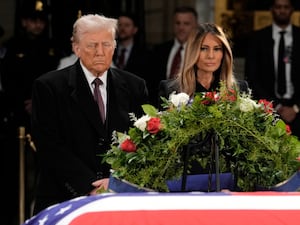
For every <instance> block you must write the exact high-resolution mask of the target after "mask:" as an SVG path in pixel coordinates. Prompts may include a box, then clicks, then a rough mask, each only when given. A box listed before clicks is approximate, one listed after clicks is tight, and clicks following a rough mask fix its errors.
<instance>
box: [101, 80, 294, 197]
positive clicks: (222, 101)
mask: <svg viewBox="0 0 300 225" xmlns="http://www.w3.org/2000/svg"><path fill="white" fill-rule="evenodd" d="M162 99H163V102H164V103H163V104H162V106H163V107H164V108H165V110H163V111H159V110H158V109H156V108H155V107H154V106H152V105H147V104H146V105H143V106H142V107H143V110H144V113H145V114H144V115H143V116H142V117H141V118H136V117H135V115H134V114H131V115H130V116H131V119H132V120H133V122H134V126H133V127H131V128H130V129H129V131H128V133H120V132H114V134H113V144H112V148H111V149H110V150H109V151H108V152H107V154H106V155H105V157H104V160H105V161H106V162H107V163H109V164H110V165H111V167H112V169H113V172H112V175H113V176H115V177H117V178H120V179H124V180H126V181H128V182H130V183H133V184H136V185H138V186H139V187H145V188H150V189H152V190H155V191H162V192H168V191H169V190H168V187H167V184H166V181H168V180H174V179H179V178H180V177H181V176H182V173H183V165H184V160H183V154H184V151H186V149H187V148H186V147H187V145H188V144H189V143H191V142H193V140H195V139H199V138H200V139H205V137H206V135H207V134H209V133H214V134H216V135H217V137H218V148H219V152H220V154H219V155H220V159H219V161H220V172H221V173H222V172H225V171H226V170H227V171H228V169H229V170H230V172H232V173H233V174H234V176H235V179H236V181H237V183H236V185H237V188H238V189H239V190H241V191H254V190H256V187H257V186H258V185H259V186H263V187H270V186H273V185H276V184H278V183H279V182H282V181H284V180H286V179H288V178H289V177H290V176H291V175H292V174H293V173H295V172H296V170H297V169H299V168H300V161H299V155H300V142H299V140H298V138H297V137H296V136H293V135H292V134H291V131H290V129H289V126H288V125H286V124H285V123H284V121H282V120H281V119H279V117H278V115H277V114H276V112H275V111H274V109H273V106H272V102H268V101H266V100H263V99H262V100H259V101H256V100H253V99H252V98H251V91H250V93H247V94H246V93H240V92H238V91H237V90H234V89H232V90H228V89H226V88H225V85H223V84H222V83H221V87H220V89H219V90H218V91H217V92H206V93H196V94H195V96H194V98H193V99H190V98H189V96H188V95H187V94H185V93H179V94H175V93H172V94H171V95H170V97H169V99H166V98H162ZM228 155H229V156H230V157H228ZM190 160H197V162H198V163H199V164H200V165H201V166H203V167H205V166H206V165H207V164H208V163H209V162H210V160H211V155H210V154H206V155H205V154H203V155H201V156H199V155H198V154H194V155H192V156H191V157H190ZM228 164H229V165H228Z"/></svg>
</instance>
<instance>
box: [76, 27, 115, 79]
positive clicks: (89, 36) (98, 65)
mask: <svg viewBox="0 0 300 225" xmlns="http://www.w3.org/2000/svg"><path fill="white" fill-rule="evenodd" d="M73 50H74V52H75V54H76V55H77V56H78V57H79V58H80V60H81V62H82V63H83V65H84V66H85V67H86V68H87V69H88V70H89V71H90V72H91V73H93V75H95V76H100V75H102V74H103V73H104V72H105V71H106V70H107V69H108V68H109V67H110V65H111V63H112V57H113V53H114V50H115V40H114V38H113V35H112V33H111V32H109V31H96V32H90V33H86V34H84V35H83V36H82V37H81V39H80V40H79V41H78V43H73Z"/></svg>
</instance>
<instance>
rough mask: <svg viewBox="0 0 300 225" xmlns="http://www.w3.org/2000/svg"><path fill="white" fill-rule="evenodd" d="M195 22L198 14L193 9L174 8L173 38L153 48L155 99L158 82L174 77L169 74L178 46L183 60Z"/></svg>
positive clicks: (196, 22)
mask: <svg viewBox="0 0 300 225" xmlns="http://www.w3.org/2000/svg"><path fill="white" fill-rule="evenodd" d="M197 20H198V14H197V11H196V10H195V9H194V8H192V7H186V6H181V7H178V8H176V9H175V10H174V15H173V32H174V38H173V39H172V40H168V41H165V42H163V43H160V44H158V45H156V46H154V47H153V52H152V53H153V55H152V60H153V62H152V63H153V66H152V68H153V72H152V74H153V75H152V77H151V78H152V86H153V88H155V95H156V98H157V96H158V86H159V82H160V81H161V80H165V79H169V78H171V76H173V75H174V74H171V67H172V62H173V59H174V57H175V55H176V52H177V51H178V49H179V48H180V46H181V47H182V48H181V50H180V54H181V59H183V58H184V52H185V51H184V48H185V43H186V41H187V39H188V36H189V34H190V33H191V31H192V30H194V29H195V28H196V27H197V25H198V21H197ZM182 63H183V60H181V61H180V63H179V64H180V65H178V66H179V68H180V67H181V65H182Z"/></svg>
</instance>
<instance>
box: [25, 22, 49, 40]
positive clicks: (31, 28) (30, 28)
mask: <svg viewBox="0 0 300 225" xmlns="http://www.w3.org/2000/svg"><path fill="white" fill-rule="evenodd" d="M22 26H23V27H24V29H25V30H26V32H27V33H28V34H29V35H31V36H34V37H37V36H40V35H41V34H42V33H43V32H44V30H45V27H46V21H44V20H42V19H39V18H36V19H32V18H24V19H22Z"/></svg>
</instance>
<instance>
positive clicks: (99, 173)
mask: <svg viewBox="0 0 300 225" xmlns="http://www.w3.org/2000/svg"><path fill="white" fill-rule="evenodd" d="M96 176H97V180H99V179H102V178H103V173H102V172H100V171H98V172H97V174H96Z"/></svg>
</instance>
